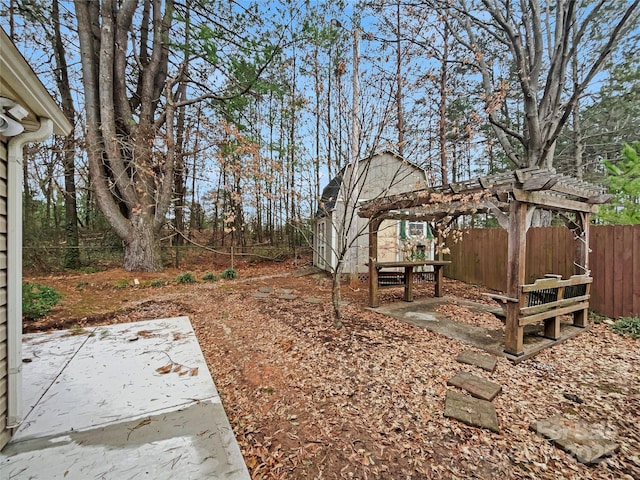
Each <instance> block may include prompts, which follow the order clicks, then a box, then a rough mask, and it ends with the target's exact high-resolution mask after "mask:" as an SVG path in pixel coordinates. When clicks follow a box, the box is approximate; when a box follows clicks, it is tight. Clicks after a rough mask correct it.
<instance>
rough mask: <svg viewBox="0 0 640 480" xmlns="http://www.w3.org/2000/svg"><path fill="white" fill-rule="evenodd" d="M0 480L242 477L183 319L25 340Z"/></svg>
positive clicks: (220, 411) (221, 414) (1, 455)
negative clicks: (16, 422)
mask: <svg viewBox="0 0 640 480" xmlns="http://www.w3.org/2000/svg"><path fill="white" fill-rule="evenodd" d="M23 362H24V363H23V388H22V390H23V405H24V415H23V418H24V421H23V423H22V425H21V426H20V427H19V429H18V431H17V432H16V434H15V435H14V437H13V439H12V440H11V442H10V443H9V444H8V445H7V446H6V447H5V448H4V449H3V450H2V452H0V478H2V479H47V480H49V479H58V478H59V479H63V478H64V479H66V480H69V479H82V480H84V479H117V480H121V479H136V478H148V479H154V480H155V479H176V478H179V479H203V478H213V479H217V478H224V479H234V480H235V479H248V478H249V473H248V471H247V468H246V466H245V464H244V461H243V458H242V455H241V453H240V449H239V447H238V444H237V443H236V440H235V437H234V435H233V431H232V429H231V427H230V425H229V421H228V419H227V416H226V414H225V412H224V408H223V406H222V403H221V401H220V396H219V395H218V392H217V390H216V388H215V385H214V383H213V380H212V378H211V375H210V374H209V370H208V368H207V365H206V363H205V360H204V357H203V355H202V352H201V350H200V346H199V345H198V341H197V339H196V337H195V334H194V332H193V329H192V328H191V324H190V322H189V319H188V318H187V317H178V318H171V319H163V320H152V321H144V322H135V323H128V324H119V325H111V326H104V327H91V328H86V329H83V330H79V331H58V332H54V333H43V334H33V335H25V337H24V340H23Z"/></svg>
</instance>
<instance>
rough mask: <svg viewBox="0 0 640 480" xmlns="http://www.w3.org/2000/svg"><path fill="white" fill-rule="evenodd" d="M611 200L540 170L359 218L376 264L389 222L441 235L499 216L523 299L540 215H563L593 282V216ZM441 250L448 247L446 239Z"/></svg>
mask: <svg viewBox="0 0 640 480" xmlns="http://www.w3.org/2000/svg"><path fill="white" fill-rule="evenodd" d="M610 198H611V195H608V194H607V193H606V188H604V187H601V186H597V185H593V184H590V183H587V182H584V181H581V180H578V179H576V178H573V177H570V176H567V175H562V174H558V173H556V172H555V170H553V169H541V168H537V167H536V168H526V169H519V170H515V171H512V172H506V173H501V174H497V175H491V176H486V177H480V178H477V179H473V180H468V181H465V182H459V183H452V184H447V185H442V186H438V187H433V188H428V189H420V190H415V191H412V192H408V193H403V194H399V195H393V196H389V197H384V198H379V199H375V200H371V201H369V202H364V203H363V204H362V205H361V206H360V209H359V212H358V215H359V216H360V217H363V218H368V219H369V257H370V259H371V260H370V261H371V262H375V261H376V259H377V257H378V228H379V227H380V224H381V223H382V221H383V220H387V219H395V220H412V221H428V222H433V223H435V224H436V226H437V227H436V231H440V232H441V231H442V230H443V229H445V228H446V227H448V226H450V225H451V223H452V222H453V221H454V220H455V219H456V218H458V217H460V216H463V215H469V214H475V213H491V214H493V215H494V216H495V217H496V219H497V221H498V223H499V224H500V226H501V227H502V228H505V229H506V230H507V232H508V238H509V240H508V252H507V292H506V294H507V297H509V298H512V299H520V298H522V297H521V294H522V288H523V286H524V284H525V260H526V252H527V240H526V239H527V235H526V234H527V230H528V229H529V227H530V226H531V223H532V219H533V216H534V212H535V211H536V209H541V210H544V211H553V212H557V213H559V214H560V217H561V218H562V219H563V221H564V223H565V225H566V226H567V228H569V229H570V230H571V231H572V233H573V236H574V238H575V249H574V266H575V267H574V273H575V274H578V275H587V276H589V275H590V271H589V255H588V253H589V222H590V215H591V214H592V213H596V212H597V211H598V205H599V204H602V203H605V202H607V201H608V200H609V199H610ZM438 244H439V245H441V244H442V238H441V235H440V234H439V238H438ZM440 255H441V254H440ZM370 280H371V279H370ZM369 289H370V290H371V289H372V286H371V284H370V285H369ZM520 307H521V305H519V304H518V303H515V302H511V303H510V304H509V305H508V307H507V308H506V310H507V312H506V324H505V352H506V353H508V354H510V355H514V356H520V355H522V354H523V330H524V327H523V325H522V324H521V322H520V320H521V319H520V317H521V314H520ZM582 323H583V325H580V326H586V321H585V322H582Z"/></svg>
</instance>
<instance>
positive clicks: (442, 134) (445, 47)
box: [438, 23, 449, 185]
mask: <svg viewBox="0 0 640 480" xmlns="http://www.w3.org/2000/svg"><path fill="white" fill-rule="evenodd" d="M448 56H449V30H448V28H447V24H446V23H445V24H444V33H443V35H442V65H441V66H440V105H439V109H438V126H439V135H438V136H439V142H440V176H441V177H442V185H446V184H447V183H448V181H449V180H448V178H449V159H448V158H447V57H448Z"/></svg>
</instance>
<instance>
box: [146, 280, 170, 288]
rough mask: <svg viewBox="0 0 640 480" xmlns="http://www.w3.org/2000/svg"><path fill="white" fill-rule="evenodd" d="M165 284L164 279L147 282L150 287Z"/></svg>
mask: <svg viewBox="0 0 640 480" xmlns="http://www.w3.org/2000/svg"><path fill="white" fill-rule="evenodd" d="M166 284H167V281H166V280H151V281H150V282H149V286H150V287H164V286H165V285H166Z"/></svg>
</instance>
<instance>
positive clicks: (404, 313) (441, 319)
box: [370, 296, 585, 363]
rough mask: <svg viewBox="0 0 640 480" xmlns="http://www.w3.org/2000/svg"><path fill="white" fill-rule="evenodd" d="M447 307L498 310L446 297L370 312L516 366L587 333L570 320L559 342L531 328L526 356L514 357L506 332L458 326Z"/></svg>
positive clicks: (526, 331)
mask: <svg viewBox="0 0 640 480" xmlns="http://www.w3.org/2000/svg"><path fill="white" fill-rule="evenodd" d="M444 304H454V305H461V306H464V307H466V308H468V309H469V310H470V311H472V312H483V313H491V311H492V310H494V309H495V308H494V307H491V306H488V305H485V304H481V303H477V302H472V301H469V300H464V299H461V298H456V297H450V296H444V297H425V298H421V299H418V300H416V301H413V302H392V303H388V304H384V305H381V306H380V307H377V308H370V310H371V311H374V312H378V313H381V314H383V315H388V316H390V317H393V318H397V319H398V320H402V321H404V322H407V323H411V324H412V325H416V326H417V327H421V328H424V329H426V330H430V331H432V332H436V333H438V334H440V335H444V336H445V337H447V338H452V339H454V340H458V341H460V342H462V343H465V344H467V345H472V346H474V347H477V348H480V349H482V350H485V351H486V352H489V353H491V354H492V355H498V356H502V357H505V358H507V359H509V360H511V361H512V362H514V363H519V362H522V361H524V360H528V359H529V358H531V357H533V356H535V355H537V354H538V353H540V352H541V351H542V350H544V349H545V348H549V347H552V346H554V345H558V344H560V343H562V342H564V341H566V340H568V339H570V338H573V337H575V336H576V335H579V334H580V333H583V332H584V331H585V329H584V328H580V327H575V326H573V325H572V324H571V320H570V319H569V318H568V317H567V320H566V321H563V322H562V323H561V326H560V327H561V329H560V337H559V338H558V339H556V340H550V339H548V338H544V337H543V336H542V335H543V326H542V324H536V325H527V326H526V327H525V329H524V335H525V336H524V354H523V355H521V356H514V355H510V354H508V353H506V352H505V351H504V336H505V331H504V328H493V329H492V328H485V327H479V326H474V325H469V324H468V323H462V322H457V321H456V320H455V319H451V318H447V316H446V315H444V314H442V313H440V312H438V307H439V306H440V305H444Z"/></svg>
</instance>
